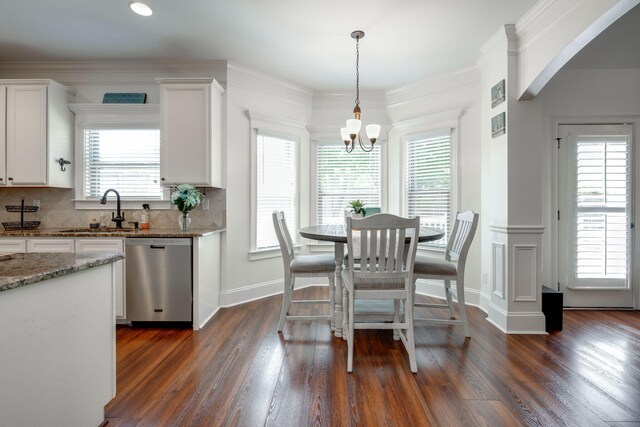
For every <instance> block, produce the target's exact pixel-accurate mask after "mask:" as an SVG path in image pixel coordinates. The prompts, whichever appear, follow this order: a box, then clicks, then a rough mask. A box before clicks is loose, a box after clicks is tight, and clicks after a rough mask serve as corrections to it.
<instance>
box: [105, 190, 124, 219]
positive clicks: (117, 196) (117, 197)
mask: <svg viewBox="0 0 640 427" xmlns="http://www.w3.org/2000/svg"><path fill="white" fill-rule="evenodd" d="M110 191H113V192H114V193H116V216H113V212H111V221H114V222H115V223H116V228H122V223H123V222H124V212H121V211H120V193H118V192H117V191H116V190H114V189H113V188H110V189H108V190H107V191H105V192H104V194H103V195H102V198H101V199H100V204H101V205H106V204H107V194H108V193H109V192H110Z"/></svg>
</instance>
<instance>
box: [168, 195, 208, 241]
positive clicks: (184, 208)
mask: <svg viewBox="0 0 640 427" xmlns="http://www.w3.org/2000/svg"><path fill="white" fill-rule="evenodd" d="M203 199H204V195H203V194H202V193H201V192H199V191H198V190H197V189H196V187H194V186H193V185H190V184H180V185H178V186H177V187H176V189H175V191H174V192H173V193H171V203H173V204H174V205H176V207H177V208H178V210H179V211H180V212H181V215H180V218H179V219H178V223H179V224H180V227H181V228H182V230H183V231H186V230H187V229H188V228H189V225H190V224H191V218H189V212H191V211H192V210H193V209H195V208H196V207H197V206H198V205H199V204H200V203H202V200H203Z"/></svg>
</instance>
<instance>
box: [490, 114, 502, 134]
mask: <svg viewBox="0 0 640 427" xmlns="http://www.w3.org/2000/svg"><path fill="white" fill-rule="evenodd" d="M505 131H506V129H505V114H504V113H500V114H498V115H497V116H493V117H492V118H491V137H492V138H495V137H497V136H500V135H504V133H505Z"/></svg>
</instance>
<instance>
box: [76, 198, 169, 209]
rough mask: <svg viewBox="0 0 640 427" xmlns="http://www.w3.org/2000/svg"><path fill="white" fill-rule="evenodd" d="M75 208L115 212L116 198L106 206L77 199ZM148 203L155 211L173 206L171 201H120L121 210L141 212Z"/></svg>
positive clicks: (110, 199) (98, 202)
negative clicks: (143, 205)
mask: <svg viewBox="0 0 640 427" xmlns="http://www.w3.org/2000/svg"><path fill="white" fill-rule="evenodd" d="M74 202H75V206H76V209H77V210H94V211H97V210H114V209H115V208H116V200H115V198H113V199H112V198H111V197H110V198H109V199H108V200H107V204H106V205H101V204H100V201H99V200H81V199H75V200H74ZM143 203H147V204H149V207H150V208H151V209H154V210H168V209H172V208H173V205H172V204H171V202H170V201H169V200H142V199H140V200H131V199H128V200H122V201H120V209H121V210H140V209H142V204H143Z"/></svg>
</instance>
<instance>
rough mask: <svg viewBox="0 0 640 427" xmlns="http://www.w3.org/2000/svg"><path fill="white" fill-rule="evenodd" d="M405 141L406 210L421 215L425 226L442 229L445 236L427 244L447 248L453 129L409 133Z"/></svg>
mask: <svg viewBox="0 0 640 427" xmlns="http://www.w3.org/2000/svg"><path fill="white" fill-rule="evenodd" d="M405 142H406V151H405V152H406V156H405V157H406V158H405V161H406V164H405V170H406V177H405V185H406V188H405V198H406V213H407V215H408V216H410V217H412V216H416V215H419V216H420V224H421V225H423V226H427V227H434V228H438V229H440V230H443V231H444V232H445V237H444V238H443V239H440V240H438V241H437V242H432V243H429V244H428V245H429V246H435V247H444V246H445V245H446V242H447V238H448V236H449V233H450V230H449V228H450V225H449V224H450V223H451V211H452V206H451V203H452V197H451V194H452V173H451V169H452V168H451V165H452V155H451V154H452V150H451V131H450V130H446V131H442V132H438V133H434V134H430V135H428V136H413V137H411V136H409V137H406V138H405Z"/></svg>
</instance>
